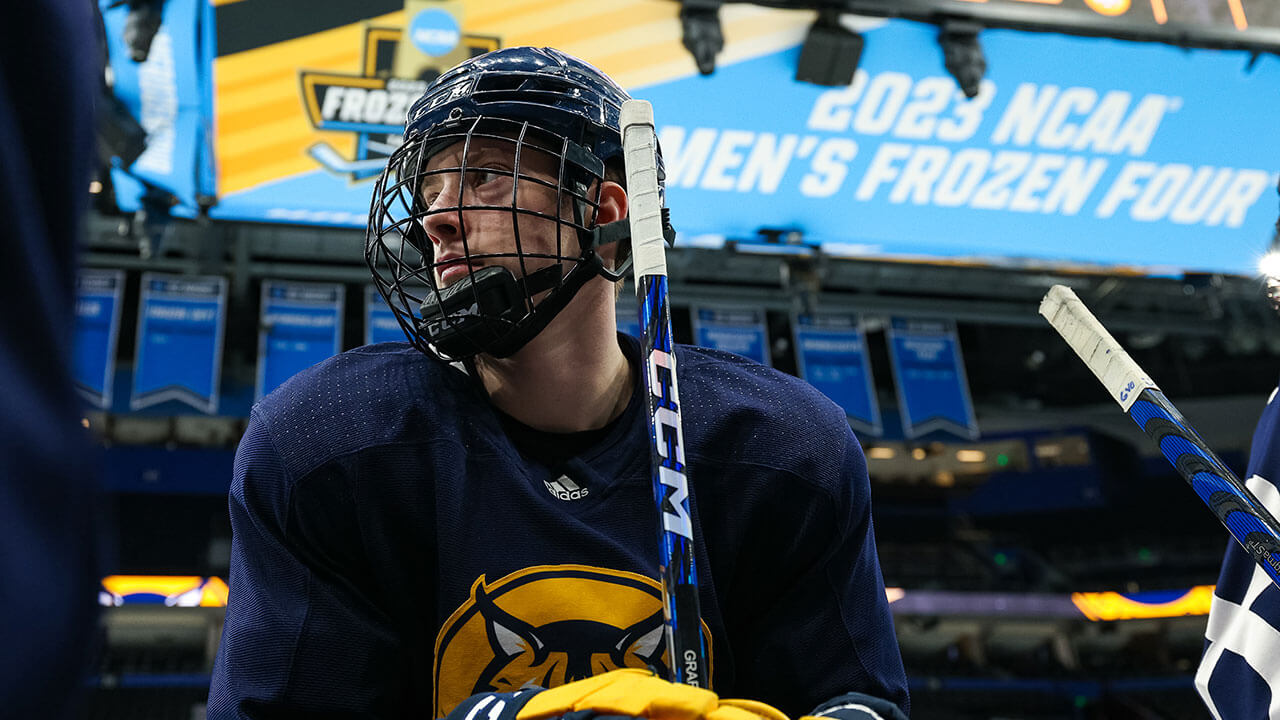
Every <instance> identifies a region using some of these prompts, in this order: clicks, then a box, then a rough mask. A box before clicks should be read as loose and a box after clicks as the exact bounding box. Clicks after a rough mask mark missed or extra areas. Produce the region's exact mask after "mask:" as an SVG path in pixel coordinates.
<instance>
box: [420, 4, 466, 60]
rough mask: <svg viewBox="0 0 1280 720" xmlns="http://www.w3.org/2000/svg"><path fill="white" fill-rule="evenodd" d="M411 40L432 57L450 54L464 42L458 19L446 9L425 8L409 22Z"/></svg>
mask: <svg viewBox="0 0 1280 720" xmlns="http://www.w3.org/2000/svg"><path fill="white" fill-rule="evenodd" d="M408 35H409V42H411V43H413V46H414V47H416V48H418V49H419V50H421V51H422V52H424V53H426V54H427V55H430V56H432V57H440V56H441V55H448V54H449V53H450V52H451V51H452V50H453V49H454V48H456V47H458V43H460V42H462V28H461V27H459V26H458V20H457V18H455V17H454V16H453V13H450V12H448V11H446V10H440V9H431V10H423V11H422V12H420V13H418V14H417V15H414V16H413V20H411V21H410V22H409V33H408Z"/></svg>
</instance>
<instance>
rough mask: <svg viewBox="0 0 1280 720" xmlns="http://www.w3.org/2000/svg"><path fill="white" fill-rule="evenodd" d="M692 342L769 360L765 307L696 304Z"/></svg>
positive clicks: (753, 358) (766, 363) (760, 361)
mask: <svg viewBox="0 0 1280 720" xmlns="http://www.w3.org/2000/svg"><path fill="white" fill-rule="evenodd" d="M693 338H694V340H693V342H694V344H695V345H701V346H703V347H709V348H714V349H716V350H723V351H725V352H731V353H733V354H735V355H741V356H743V357H746V358H751V359H752V360H755V361H756V362H758V363H760V364H761V365H768V364H769V342H768V332H767V331H766V329H765V317H764V311H763V310H755V309H746V308H697V309H695V310H694V313H693Z"/></svg>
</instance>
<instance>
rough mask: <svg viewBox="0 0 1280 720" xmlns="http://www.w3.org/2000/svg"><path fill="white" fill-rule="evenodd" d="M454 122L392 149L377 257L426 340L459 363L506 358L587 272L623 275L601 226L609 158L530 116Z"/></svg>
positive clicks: (379, 195) (410, 330) (380, 280)
mask: <svg viewBox="0 0 1280 720" xmlns="http://www.w3.org/2000/svg"><path fill="white" fill-rule="evenodd" d="M444 125H445V127H443V128H440V127H436V128H432V129H431V130H429V131H428V132H426V133H419V134H416V135H410V136H409V137H408V138H407V139H406V141H405V143H404V144H403V145H402V146H401V147H400V148H398V149H397V150H396V152H395V153H394V154H392V156H391V157H390V158H389V160H388V163H387V168H386V170H385V171H384V172H383V173H382V175H381V177H379V178H378V181H377V184H376V185H375V187H374V192H373V201H372V206H371V208H370V213H369V227H368V232H367V235H366V238H365V260H366V261H367V262H368V264H369V269H370V270H371V271H372V272H373V278H374V283H375V285H376V286H377V288H378V291H379V292H380V293H381V295H382V297H383V299H384V300H386V302H387V305H388V306H390V308H391V309H392V311H394V313H395V316H396V319H397V320H398V321H399V323H400V326H401V327H402V328H403V329H404V331H405V334H406V336H407V337H408V338H409V340H410V342H411V343H413V345H414V346H416V347H417V348H418V349H419V350H422V351H423V352H426V353H428V354H430V355H434V356H436V357H438V358H440V359H442V360H445V361H449V362H452V361H457V360H462V359H465V358H469V357H473V356H475V355H477V354H480V353H487V354H489V355H492V356H494V357H506V356H508V355H510V354H512V353H514V352H515V351H516V350H519V349H520V348H521V347H523V346H524V344H525V343H527V342H528V341H529V340H530V339H532V337H533V336H534V335H536V334H537V333H538V331H540V330H541V329H542V328H543V327H545V325H546V324H547V323H548V322H549V321H550V320H551V318H552V317H554V315H555V314H556V313H557V312H559V310H560V309H561V308H563V307H564V305H565V304H567V303H568V301H569V300H570V299H572V296H573V294H575V293H576V292H577V290H578V289H579V288H580V287H581V286H582V285H583V284H584V283H585V282H586V281H587V280H589V279H591V278H592V277H594V276H595V275H597V274H604V275H606V276H610V275H611V273H610V272H608V270H607V269H606V268H604V266H603V264H602V263H601V261H600V259H599V256H598V255H597V254H596V251H595V248H594V246H593V243H592V240H591V233H590V228H592V227H593V226H594V225H595V224H596V215H597V213H598V210H599V206H600V181H601V180H602V179H603V175H604V165H603V163H602V162H601V161H600V160H599V159H598V158H596V157H595V156H594V155H591V154H590V153H589V152H588V151H587V150H586V149H585V148H583V147H582V146H580V145H578V144H576V143H574V142H572V141H570V140H568V139H567V138H564V137H562V136H559V135H553V134H551V133H547V132H544V131H541V130H538V129H536V128H534V127H532V126H530V125H529V123H527V122H520V121H516V120H508V119H503V118H494V117H484V116H480V117H473V118H466V119H456V120H455V118H450V122H448V123H445V124H444ZM459 268H465V272H463V271H461V270H459ZM504 270H505V271H509V274H508V273H507V272H504ZM611 279H616V278H612V277H611Z"/></svg>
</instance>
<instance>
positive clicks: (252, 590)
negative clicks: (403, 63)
mask: <svg viewBox="0 0 1280 720" xmlns="http://www.w3.org/2000/svg"><path fill="white" fill-rule="evenodd" d="M627 97H628V96H627V94H626V93H625V92H624V91H623V90H622V89H621V88H619V87H618V86H617V85H616V84H614V83H613V82H612V81H611V80H609V79H608V78H607V77H605V76H604V75H603V74H602V73H600V72H599V71H598V70H596V69H595V68H593V67H591V66H590V65H588V64H586V63H584V62H582V61H580V60H577V59H575V58H573V57H570V56H568V55H565V54H563V53H561V52H558V51H556V50H551V49H535V48H509V49H504V50H498V51H495V52H492V53H489V54H486V55H482V56H480V57H477V58H473V59H471V60H469V61H467V62H464V63H462V64H461V65H459V66H458V67H456V68H454V69H452V70H450V71H448V72H446V73H444V74H443V75H441V76H440V77H439V78H437V79H436V80H435V81H434V82H433V83H432V84H431V85H430V87H429V88H428V89H427V91H426V93H425V94H424V95H423V97H422V98H420V99H419V100H418V101H417V102H416V103H415V104H414V105H413V107H412V108H411V109H410V111H409V116H408V121H407V125H406V128H405V142H404V144H403V146H402V147H401V148H400V149H399V150H398V151H397V152H396V153H395V154H394V155H393V156H392V157H391V158H390V160H389V162H388V165H387V169H386V171H385V172H384V174H383V176H382V177H381V178H380V180H379V181H378V183H377V186H376V188H375V192H374V198H373V209H372V211H371V213H370V219H369V230H368V235H367V238H366V241H367V247H366V254H367V258H368V260H369V263H370V267H371V269H372V270H373V273H374V278H375V282H376V283H377V285H378V287H379V289H380V290H381V292H382V294H383V296H384V298H385V299H386V301H387V303H388V304H389V305H390V306H391V307H392V308H393V309H394V310H395V312H396V314H397V316H398V317H399V319H400V322H401V324H402V325H403V327H404V329H405V331H406V333H407V335H408V338H409V341H410V343H409V344H407V345H406V344H403V343H395V344H382V345H375V346H367V347H362V348H357V349H355V350H352V351H350V352H346V353H343V354H341V355H339V356H337V357H335V358H332V359H330V360H328V361H326V362H324V363H321V364H319V365H317V366H315V367H314V368H311V369H309V370H307V371H305V372H303V373H300V374H299V375H298V376H296V377H295V378H293V379H292V380H290V381H288V382H287V383H285V384H284V385H283V386H282V387H281V388H280V389H278V390H277V391H276V392H274V393H272V394H271V395H270V396H268V397H267V398H265V399H264V400H263V401H262V402H261V403H259V404H258V406H257V407H255V409H254V411H253V413H252V418H251V421H250V425H249V428H248V430H247V432H246V434H245V436H244V439H243V440H242V442H241V444H240V448H239V451H238V453H237V457H236V465H235V475H234V479H233V483H232V490H231V498H230V507H231V518H232V527H233V531H234V537H233V548H232V569H231V583H230V584H231V595H230V601H229V605H228V608H227V617H226V626H225V630H224V632H223V639H222V644H221V646H220V649H219V653H218V658H217V662H216V664H215V668H214V677H213V685H212V688H211V691H210V698H209V705H208V715H209V717H210V718H213V719H216V720H223V719H228V718H275V717H295V716H309V715H314V716H317V717H378V718H390V717H409V716H413V717H437V718H438V717H444V716H447V715H450V713H452V717H454V718H458V720H461V719H462V718H468V719H470V718H476V717H482V716H483V717H487V718H490V719H491V720H512V719H514V718H519V719H520V720H528V719H530V718H535V717H536V718H541V717H553V716H558V715H563V714H565V713H568V712H571V711H582V712H585V713H586V714H585V715H582V717H588V716H590V715H592V714H600V715H626V716H644V717H650V718H676V717H679V718H683V719H685V720H691V719H692V718H696V717H702V716H706V717H712V718H716V719H717V720H718V719H719V718H722V717H727V716H726V714H725V713H729V714H730V715H732V714H733V713H734V712H737V713H743V712H749V713H753V714H754V715H760V716H767V717H777V711H776V710H773V709H772V708H771V707H769V706H773V707H776V708H778V709H780V710H782V711H783V712H785V713H788V714H790V715H792V716H795V715H803V714H819V715H824V716H830V717H836V718H842V719H844V720H860V719H864V718H885V719H888V718H903V717H905V713H906V712H907V711H908V700H907V691H906V682H905V677H904V674H903V669H902V661H901V658H900V655H899V653H898V647H897V642H896V639H895V636H894V631H893V624H892V619H891V617H890V615H889V611H888V603H887V601H886V599H885V594H884V586H883V581H882V579H881V574H880V568H879V564H878V561H877V556H876V550H875V540H874V537H873V532H872V522H871V509H870V498H869V485H868V479H867V472H866V464H865V461H864V459H863V455H862V451H861V449H860V447H859V446H858V443H857V441H856V439H855V438H854V436H853V434H852V433H851V432H850V430H849V426H848V423H847V421H846V419H845V416H844V412H843V411H841V410H840V409H838V408H837V407H836V406H835V405H834V404H833V403H831V402H829V401H828V400H826V399H825V398H824V397H823V396H822V395H820V394H819V393H818V392H816V391H815V390H813V389H812V388H811V387H809V386H808V385H807V384H805V383H803V382H802V381H800V380H798V379H796V378H794V377H791V376H789V375H785V374H783V373H779V372H776V371H774V370H772V369H770V368H767V367H763V366H760V365H757V364H754V363H752V362H750V361H748V360H745V359H743V358H739V357H736V356H733V355H729V354H726V353H721V352H715V351H711V350H705V349H699V348H693V347H684V346H680V347H678V349H677V352H676V356H677V358H678V364H679V367H680V370H681V376H680V378H681V380H680V382H681V386H680V401H681V402H682V404H683V407H682V412H683V418H684V423H685V424H684V433H685V443H686V450H685V453H686V455H685V457H686V460H687V462H688V464H689V466H690V467H691V468H692V483H693V488H692V514H693V519H694V523H695V527H696V533H697V537H698V538H699V540H698V543H697V559H696V562H697V569H698V575H699V579H700V582H701V603H702V610H703V624H702V631H703V634H704V637H705V638H706V640H707V645H708V647H709V648H710V665H711V672H712V690H714V691H715V693H717V694H718V695H719V696H739V697H747V698H751V699H752V700H753V701H759V702H754V703H753V702H736V703H730V702H729V701H719V700H718V699H717V695H716V694H712V692H710V691H705V690H696V689H691V688H687V687H684V686H680V685H675V684H673V683H669V682H667V681H665V680H660V679H657V678H655V677H653V676H652V675H650V674H648V673H647V672H646V671H644V670H643V669H644V668H648V667H663V666H664V665H665V658H664V653H665V650H666V649H665V647H664V643H663V639H662V605H661V600H660V588H659V585H658V582H657V581H656V580H655V579H654V578H655V577H657V574H658V568H657V558H658V549H657V531H656V520H655V515H656V511H655V509H654V507H653V496H652V488H651V486H650V468H649V456H648V439H647V436H646V429H645V428H646V424H645V423H646V421H645V417H644V412H645V411H644V402H643V401H642V397H641V396H642V393H641V392H639V391H638V390H637V388H638V387H642V386H638V383H639V382H640V378H639V376H638V374H637V370H638V368H639V363H638V358H637V355H638V352H639V346H638V343H637V342H636V341H635V340H634V339H632V338H629V337H626V336H623V335H620V334H618V333H617V331H616V321H615V317H614V301H615V297H616V288H617V285H616V282H617V281H618V280H620V279H621V278H622V277H623V276H624V275H625V274H626V272H627V271H628V268H629V264H630V260H629V257H628V253H627V242H626V240H627V230H626V227H627V225H626V221H625V218H626V216H627V208H628V199H627V192H626V189H625V187H623V179H622V178H623V175H622V172H621V171H622V166H621V147H620V145H621V140H620V135H619V128H618V113H619V106H620V104H621V103H622V101H624V100H625V99H627ZM620 668H630V669H629V670H619V669H620ZM637 669H640V670H637ZM557 686H558V687H557ZM550 687H555V689H553V690H546V691H530V690H529V688H550ZM763 703H768V705H765V704H763ZM743 708H746V710H743ZM739 717H750V715H745V716H744V715H739Z"/></svg>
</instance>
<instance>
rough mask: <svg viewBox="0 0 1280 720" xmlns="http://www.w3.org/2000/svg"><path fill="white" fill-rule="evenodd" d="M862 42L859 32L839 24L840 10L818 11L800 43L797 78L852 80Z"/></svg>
mask: <svg viewBox="0 0 1280 720" xmlns="http://www.w3.org/2000/svg"><path fill="white" fill-rule="evenodd" d="M864 44H865V41H864V40H863V37H862V35H860V34H858V33H856V32H854V31H853V30H850V29H849V28H847V27H845V26H844V25H841V24H840V13H838V12H835V11H832V10H823V11H821V12H819V13H818V19H817V20H815V21H814V22H813V25H811V26H810V27H809V32H808V34H807V35H805V37H804V45H802V46H801V47H800V60H799V61H798V62H797V63H796V80H797V81H799V82H810V83H813V84H815V85H827V86H831V87H844V86H846V85H848V84H849V83H852V82H853V74H854V73H855V72H856V71H857V70H858V63H859V62H860V61H861V60H862V48H863V45H864Z"/></svg>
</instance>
